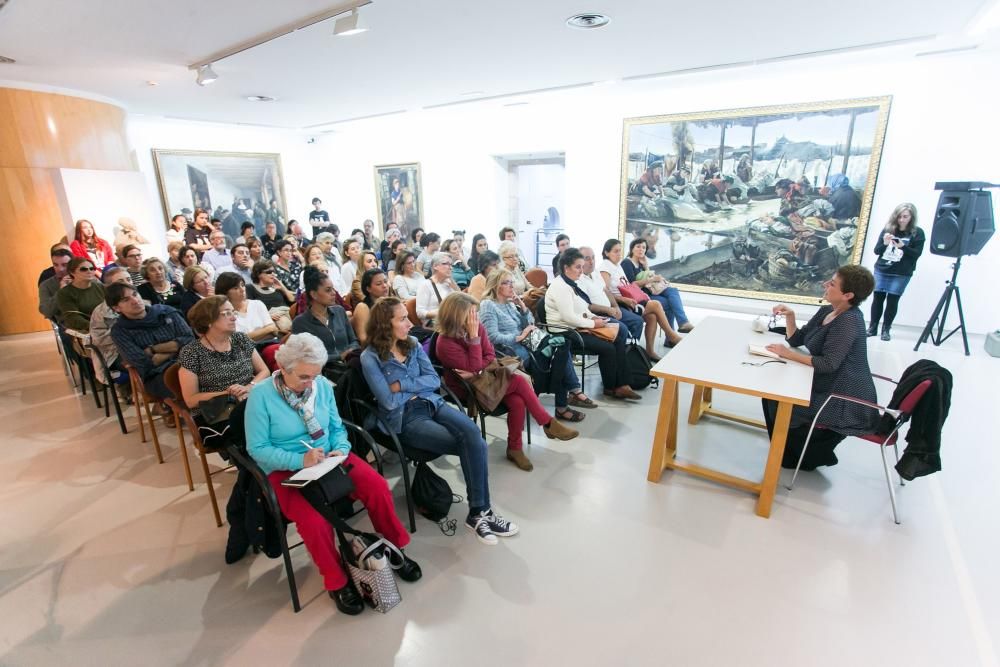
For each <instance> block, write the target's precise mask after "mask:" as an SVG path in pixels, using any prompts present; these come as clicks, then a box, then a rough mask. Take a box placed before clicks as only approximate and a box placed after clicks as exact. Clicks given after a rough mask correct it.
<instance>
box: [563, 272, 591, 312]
mask: <svg viewBox="0 0 1000 667" xmlns="http://www.w3.org/2000/svg"><path fill="white" fill-rule="evenodd" d="M562 279H563V280H565V281H566V284H567V285H569V286H570V287H572V288H573V291H574V292H576V295H577V296H578V297H580V298H581V299H583V300H584V301H586V302H587V305H588V306H589V305H590V296H589V295H588V294H587V293H586V292H584V291H583V290H582V289H580V286H579V285H577V284H576V281H575V280H570V278H569V277H568V276H567V275H566V274H565V273H564V274H563V276H562Z"/></svg>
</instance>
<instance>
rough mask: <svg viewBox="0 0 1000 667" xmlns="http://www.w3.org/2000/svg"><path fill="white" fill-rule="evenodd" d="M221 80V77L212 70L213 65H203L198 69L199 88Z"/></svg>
mask: <svg viewBox="0 0 1000 667" xmlns="http://www.w3.org/2000/svg"><path fill="white" fill-rule="evenodd" d="M218 78H219V75H218V74H216V73H215V71H214V70H212V65H211V64H208V65H202V66H201V67H199V68H198V78H197V79H195V82H196V83H197V84H198V85H199V86H207V85H208V84H210V83H214V82H215V81H216V80H217V79H218Z"/></svg>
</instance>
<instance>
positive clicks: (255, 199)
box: [153, 148, 288, 238]
mask: <svg viewBox="0 0 1000 667" xmlns="http://www.w3.org/2000/svg"><path fill="white" fill-rule="evenodd" d="M153 164H154V166H155V167H156V178H157V181H158V183H159V186H160V200H161V201H162V202H163V215H164V224H165V225H167V226H168V227H169V225H170V218H172V217H173V216H174V215H177V214H178V213H183V214H185V215H187V216H188V218H191V217H192V215H193V213H194V211H195V210H196V209H199V208H201V209H205V210H206V211H208V214H209V216H210V217H212V218H218V219H219V220H222V229H223V231H224V232H225V233H226V234H228V235H229V236H231V237H233V238H236V237H237V236H239V235H240V227H241V226H242V224H243V223H244V222H252V223H253V224H254V230H255V233H256V234H257V235H258V236H260V235H262V234H263V233H264V226H265V225H266V224H267V223H268V222H274V223H276V224H277V226H278V233H279V234H284V233H285V225H286V223H287V220H288V216H287V212H286V210H285V187H284V182H283V181H282V176H281V156H280V155H278V154H277V153H216V152H210V151H178V150H161V149H157V148H154V149H153Z"/></svg>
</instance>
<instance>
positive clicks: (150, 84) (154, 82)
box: [146, 81, 160, 87]
mask: <svg viewBox="0 0 1000 667" xmlns="http://www.w3.org/2000/svg"><path fill="white" fill-rule="evenodd" d="M146 85H147V86H150V87H155V86H158V85H160V82H159V81H147V82H146Z"/></svg>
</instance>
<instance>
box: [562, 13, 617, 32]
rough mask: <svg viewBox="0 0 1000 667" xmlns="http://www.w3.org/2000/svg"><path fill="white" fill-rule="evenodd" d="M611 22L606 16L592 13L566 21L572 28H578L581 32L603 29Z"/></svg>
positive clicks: (575, 16)
mask: <svg viewBox="0 0 1000 667" xmlns="http://www.w3.org/2000/svg"><path fill="white" fill-rule="evenodd" d="M610 22H611V17H610V16H605V15H604V14H593V13H590V12H587V13H584V14H575V15H573V16H570V17H569V18H568V19H566V25H568V26H569V27H570V28H578V29H580V30H591V29H593V28H603V27H604V26H606V25H607V24H608V23H610Z"/></svg>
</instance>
